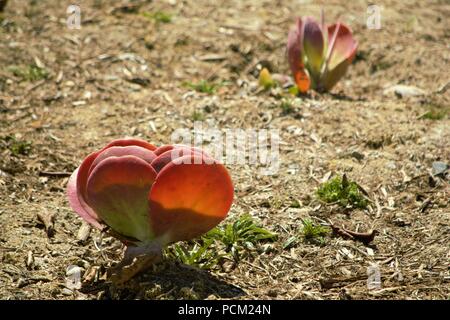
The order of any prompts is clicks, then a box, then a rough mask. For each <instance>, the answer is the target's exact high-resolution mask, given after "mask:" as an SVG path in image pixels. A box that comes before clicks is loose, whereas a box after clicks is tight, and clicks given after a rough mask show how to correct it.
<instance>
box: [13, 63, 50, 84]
mask: <svg viewBox="0 0 450 320" xmlns="http://www.w3.org/2000/svg"><path fill="white" fill-rule="evenodd" d="M8 69H9V71H10V72H12V74H13V75H15V76H16V77H19V78H21V79H22V80H25V81H38V80H42V79H47V77H48V75H49V73H48V71H47V70H46V69H44V68H40V67H38V66H36V65H34V64H30V65H27V66H11V67H9V68H8Z"/></svg>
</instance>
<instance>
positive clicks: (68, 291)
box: [61, 288, 73, 296]
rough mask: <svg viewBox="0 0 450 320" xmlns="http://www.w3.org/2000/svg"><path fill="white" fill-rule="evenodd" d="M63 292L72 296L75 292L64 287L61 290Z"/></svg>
mask: <svg viewBox="0 0 450 320" xmlns="http://www.w3.org/2000/svg"><path fill="white" fill-rule="evenodd" d="M61 293H62V294H63V295H65V296H71V295H72V294H73V292H72V290H70V289H67V288H64V289H62V290H61Z"/></svg>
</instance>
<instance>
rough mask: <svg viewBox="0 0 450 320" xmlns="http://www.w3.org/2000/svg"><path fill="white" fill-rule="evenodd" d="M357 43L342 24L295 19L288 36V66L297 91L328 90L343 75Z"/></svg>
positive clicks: (312, 19) (351, 59) (354, 52)
mask: <svg viewBox="0 0 450 320" xmlns="http://www.w3.org/2000/svg"><path fill="white" fill-rule="evenodd" d="M357 46H358V44H357V42H356V41H355V39H354V38H353V35H352V32H351V30H350V28H349V27H348V26H346V25H345V24H343V23H340V22H338V23H335V24H332V25H325V22H324V18H323V14H322V22H321V23H318V22H317V21H316V20H315V19H314V18H312V17H305V18H303V19H302V18H298V19H297V21H296V24H295V26H294V27H293V28H292V29H291V31H290V32H289V36H288V44H287V52H288V60H289V66H290V68H291V71H292V74H293V77H294V80H295V83H296V84H297V87H298V89H299V91H300V92H302V93H304V92H307V91H308V90H309V89H314V90H316V91H329V90H331V88H332V87H333V86H334V85H335V84H336V83H337V82H338V81H339V80H340V79H341V78H342V76H344V74H345V73H346V71H347V69H348V66H349V65H350V64H351V63H352V61H353V58H354V57H355V54H356V48H357Z"/></svg>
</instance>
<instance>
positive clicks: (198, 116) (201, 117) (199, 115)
mask: <svg viewBox="0 0 450 320" xmlns="http://www.w3.org/2000/svg"><path fill="white" fill-rule="evenodd" d="M202 120H205V115H204V114H203V112H201V111H194V112H193V113H192V121H202Z"/></svg>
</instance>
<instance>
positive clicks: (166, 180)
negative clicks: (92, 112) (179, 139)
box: [67, 139, 233, 273]
mask: <svg viewBox="0 0 450 320" xmlns="http://www.w3.org/2000/svg"><path fill="white" fill-rule="evenodd" d="M67 194H68V199H69V203H70V205H71V207H72V209H73V210H74V211H75V212H76V213H78V215H80V216H81V217H82V218H83V219H84V220H86V221H87V222H89V223H90V224H92V225H93V226H95V227H97V228H99V229H101V230H103V231H106V232H108V233H110V234H111V235H113V236H114V237H116V238H118V239H119V240H121V241H122V242H123V243H124V244H125V245H126V246H127V249H126V251H125V257H124V261H123V262H124V264H125V265H126V264H129V263H130V262H131V261H132V260H133V259H134V258H135V257H137V256H145V255H147V254H149V255H150V254H153V255H155V256H157V257H159V256H160V255H161V250H162V248H163V247H164V246H165V245H167V244H169V243H172V242H176V241H180V240H189V239H192V238H195V237H198V236H200V235H202V234H204V233H206V232H207V231H209V230H210V229H212V228H214V227H215V226H216V225H217V224H218V223H219V222H220V221H221V220H223V219H224V218H225V217H226V215H227V213H228V211H229V209H230V206H231V204H232V201H233V185H232V181H231V178H230V175H229V174H228V171H227V170H226V168H225V167H224V166H223V165H222V164H220V163H218V162H217V161H216V160H214V159H212V158H211V157H209V156H208V155H207V154H205V153H204V152H203V151H202V150H200V149H197V148H191V147H187V146H181V145H174V146H170V145H167V146H162V147H159V148H157V147H155V146H153V145H151V144H149V143H147V142H145V141H142V140H136V139H124V140H115V141H113V142H111V143H110V144H108V145H107V146H106V147H104V148H103V149H101V150H100V151H97V152H94V153H92V154H91V155H89V156H88V157H87V158H86V159H84V161H83V162H82V164H81V165H80V167H79V168H78V169H76V170H75V172H74V173H73V174H72V176H71V178H70V180H69V183H68V189H67ZM135 273H136V272H135Z"/></svg>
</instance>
